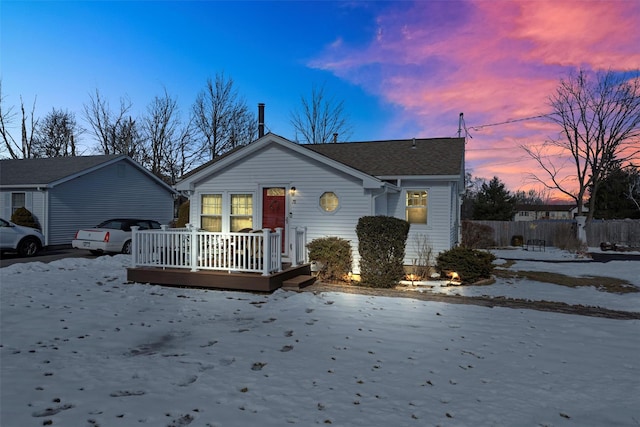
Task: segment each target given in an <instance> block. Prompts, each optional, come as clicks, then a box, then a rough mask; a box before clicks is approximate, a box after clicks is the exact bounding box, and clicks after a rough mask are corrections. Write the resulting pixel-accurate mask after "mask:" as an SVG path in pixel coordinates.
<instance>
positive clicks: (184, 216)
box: [176, 200, 189, 228]
mask: <svg viewBox="0 0 640 427" xmlns="http://www.w3.org/2000/svg"><path fill="white" fill-rule="evenodd" d="M188 222H189V200H187V201H186V202H184V203H183V204H181V205H180V207H179V208H178V220H177V221H176V228H184V227H185V226H186V225H187V223H188Z"/></svg>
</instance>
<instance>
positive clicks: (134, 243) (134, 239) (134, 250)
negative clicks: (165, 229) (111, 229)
mask: <svg viewBox="0 0 640 427" xmlns="http://www.w3.org/2000/svg"><path fill="white" fill-rule="evenodd" d="M139 229H140V227H139V226H137V225H133V226H131V267H136V266H137V263H138V257H137V254H138V230H139Z"/></svg>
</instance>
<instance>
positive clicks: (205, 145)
mask: <svg viewBox="0 0 640 427" xmlns="http://www.w3.org/2000/svg"><path fill="white" fill-rule="evenodd" d="M193 118H194V125H195V127H196V129H197V130H198V133H199V135H200V137H201V138H202V140H203V141H202V152H206V153H208V158H209V159H210V160H213V159H214V158H216V157H217V156H219V155H220V154H223V153H225V152H226V151H229V150H231V149H233V148H235V147H237V146H240V145H246V144H249V143H250V142H251V141H252V140H253V138H254V137H255V129H257V125H255V127H254V126H252V125H250V123H255V121H256V120H255V118H254V117H253V115H252V114H250V113H249V110H248V108H247V105H246V103H245V102H244V100H242V99H240V98H239V97H238V92H237V91H236V89H235V88H234V87H233V79H231V78H226V77H225V76H224V73H218V74H216V77H215V80H211V79H210V78H209V79H207V86H206V87H205V89H204V90H203V91H202V92H200V93H199V94H198V97H197V98H196V101H195V103H194V105H193Z"/></svg>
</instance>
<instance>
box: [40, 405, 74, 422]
mask: <svg viewBox="0 0 640 427" xmlns="http://www.w3.org/2000/svg"><path fill="white" fill-rule="evenodd" d="M71 408H73V405H72V404H70V403H65V404H64V405H60V406H56V407H55V408H47V409H44V410H42V411H36V412H34V413H32V414H31V416H33V417H36V418H37V417H49V416H51V415H55V414H57V413H58V412H61V411H66V410H67V409H71Z"/></svg>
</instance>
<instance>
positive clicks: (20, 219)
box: [11, 208, 40, 230]
mask: <svg viewBox="0 0 640 427" xmlns="http://www.w3.org/2000/svg"><path fill="white" fill-rule="evenodd" d="M11 222H13V223H14V224H17V225H22V226H24V227H31V228H37V229H38V230H40V224H38V221H36V219H35V217H34V216H33V214H32V213H31V212H30V211H29V209H27V208H18V209H16V211H15V212H14V213H13V215H11Z"/></svg>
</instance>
